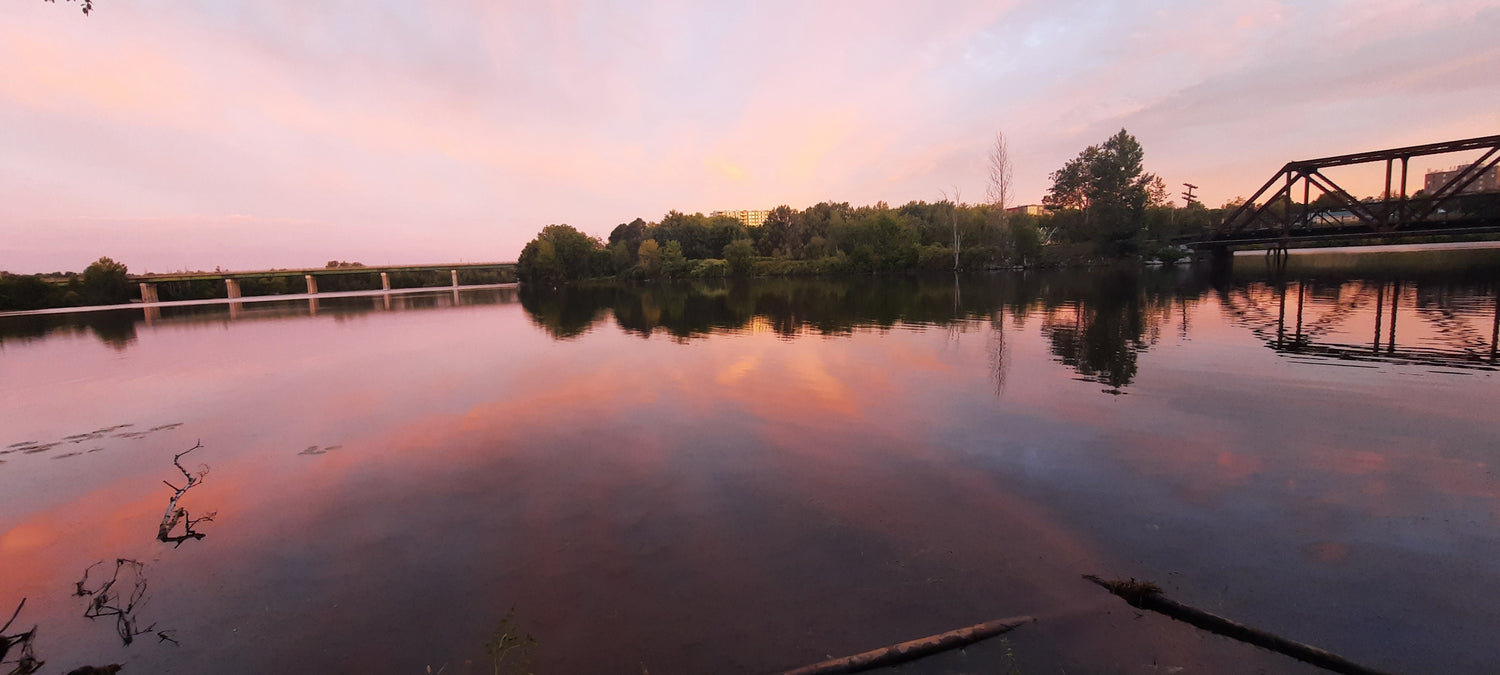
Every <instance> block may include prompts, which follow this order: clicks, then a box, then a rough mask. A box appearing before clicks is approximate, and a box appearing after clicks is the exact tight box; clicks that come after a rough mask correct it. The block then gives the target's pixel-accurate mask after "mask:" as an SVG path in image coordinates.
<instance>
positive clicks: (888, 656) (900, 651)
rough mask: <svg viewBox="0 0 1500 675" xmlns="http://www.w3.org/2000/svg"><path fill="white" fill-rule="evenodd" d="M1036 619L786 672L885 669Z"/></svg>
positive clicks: (978, 627) (806, 674)
mask: <svg viewBox="0 0 1500 675" xmlns="http://www.w3.org/2000/svg"><path fill="white" fill-rule="evenodd" d="M1034 621H1036V619H1035V618H1033V617H1029V616H1015V617H1011V618H1008V619H998V620H995V621H987V622H985V623H980V624H975V625H973V626H969V627H967V628H959V629H958V630H950V631H948V632H946V633H939V634H937V635H932V636H929V637H924V638H920V639H917V640H911V641H908V642H902V643H901V644H897V645H891V646H889V647H881V648H880V649H874V650H871V651H868V652H864V653H861V654H855V655H854V656H845V657H843V658H839V659H830V660H828V661H823V662H821V663H814V664H813V665H810V666H803V667H801V668H798V669H796V670H788V671H786V672H785V673H783V674H782V675H826V674H829V673H857V672H860V671H864V670H870V669H873V668H884V667H886V666H891V665H895V664H898V663H905V662H907V661H914V660H916V659H920V658H922V657H925V656H931V655H933V654H937V653H939V652H945V651H948V650H950V649H958V648H959V647H963V646H966V645H971V644H973V643H975V642H978V641H980V640H984V639H986V638H992V637H995V636H996V635H999V634H1001V633H1006V632H1009V631H1012V630H1015V629H1016V628H1018V627H1020V626H1023V625H1025V624H1028V623H1032V622H1034Z"/></svg>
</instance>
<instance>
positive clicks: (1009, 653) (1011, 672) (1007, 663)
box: [1000, 638, 1021, 675]
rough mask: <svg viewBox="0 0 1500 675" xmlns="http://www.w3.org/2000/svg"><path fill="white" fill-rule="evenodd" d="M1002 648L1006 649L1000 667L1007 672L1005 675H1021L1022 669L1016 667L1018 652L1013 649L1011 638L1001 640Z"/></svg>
mask: <svg viewBox="0 0 1500 675" xmlns="http://www.w3.org/2000/svg"><path fill="white" fill-rule="evenodd" d="M1000 646H1001V647H1002V648H1004V649H1005V654H1004V656H1002V657H1001V661H1000V667H1001V668H1003V669H1004V670H1005V675H1021V669H1020V668H1019V667H1017V666H1016V650H1015V649H1014V648H1012V647H1011V644H1010V638H1000Z"/></svg>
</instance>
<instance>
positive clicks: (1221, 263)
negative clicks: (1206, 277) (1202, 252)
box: [1208, 246, 1234, 272]
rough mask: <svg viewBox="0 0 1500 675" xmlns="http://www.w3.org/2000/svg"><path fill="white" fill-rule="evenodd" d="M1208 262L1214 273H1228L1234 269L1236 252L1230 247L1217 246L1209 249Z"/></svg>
mask: <svg viewBox="0 0 1500 675" xmlns="http://www.w3.org/2000/svg"><path fill="white" fill-rule="evenodd" d="M1208 262H1209V264H1210V265H1212V266H1213V269H1214V271H1216V272H1219V271H1223V272H1227V271H1229V270H1231V269H1234V251H1233V250H1231V249H1230V248H1229V247H1228V246H1215V247H1213V248H1210V249H1208Z"/></svg>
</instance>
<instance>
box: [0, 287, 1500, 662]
mask: <svg viewBox="0 0 1500 675" xmlns="http://www.w3.org/2000/svg"><path fill="white" fill-rule="evenodd" d="M1240 267H1241V269H1240V270H1239V272H1238V273H1237V274H1236V275H1234V276H1232V277H1228V278H1221V279H1218V280H1214V279H1209V278H1206V276H1203V275H1195V274H1194V273H1193V272H1192V271H1189V270H1181V271H1164V272H1150V271H1143V272H1139V273H1119V272H1092V273H1091V272H1067V273H1051V274H1025V275H1021V274H1016V275H994V276H983V277H974V278H969V279H965V280H963V281H962V282H961V283H960V284H957V285H955V283H954V282H953V280H951V279H937V280H923V281H916V280H907V279H864V278H861V279H846V280H821V281H796V280H773V281H763V282H755V283H750V284H698V285H684V286H674V287H667V288H646V289H616V288H582V289H579V288H574V289H568V290H563V291H550V290H549V291H544V292H543V291H539V292H535V293H532V292H518V291H515V290H511V289H488V290H477V291H465V292H460V293H457V294H454V293H452V292H448V291H439V292H433V293H430V294H426V293H423V294H413V295H407V296H395V297H389V298H387V297H384V296H373V297H352V298H339V299H332V300H330V299H324V300H319V301H317V303H316V306H315V307H314V306H310V303H309V302H308V301H307V300H288V301H284V302H283V301H277V302H268V303H258V304H247V305H243V306H235V307H230V306H228V305H210V306H195V307H181V308H163V309H160V310H152V311H150V312H149V315H148V312H147V311H145V310H142V309H140V308H135V309H122V310H115V311H110V312H101V313H91V314H78V315H64V316H47V317H10V318H0V382H3V384H4V386H3V389H0V411H3V414H0V446H10V447H6V448H4V449H3V451H4V452H5V453H6V454H4V455H0V460H4V463H3V464H0V605H3V607H0V612H3V613H4V614H5V615H6V616H8V615H9V612H10V610H11V609H13V608H14V606H15V604H16V603H17V602H19V601H20V600H21V598H23V597H24V598H27V603H26V606H25V608H24V610H23V611H22V613H21V616H20V618H19V619H18V620H17V622H16V626H15V627H12V629H11V632H12V633H14V632H16V630H17V628H18V627H19V628H20V629H21V630H24V629H26V628H29V627H30V626H32V625H37V626H38V627H39V629H38V637H37V639H36V641H35V642H34V649H35V652H36V655H37V656H38V657H39V658H41V659H44V660H46V661H47V662H48V663H47V666H46V668H45V669H44V671H43V672H57V673H61V672H66V671H67V670H69V669H71V668H74V667H77V666H79V665H83V664H85V663H94V664H102V663H108V662H122V663H125V664H126V667H127V670H126V672H127V673H130V672H135V673H152V672H170V673H204V672H214V673H260V672H308V673H342V672H349V673H356V672H390V673H424V672H427V670H426V669H427V668H428V667H429V666H430V667H431V670H432V671H433V672H437V671H438V670H439V669H440V668H443V669H444V670H443V672H446V673H460V672H476V673H478V672H486V673H488V672H492V671H491V668H490V662H489V660H488V659H489V657H488V656H487V655H486V643H488V642H491V641H493V640H494V638H495V637H496V635H497V632H503V631H497V627H498V626H499V625H500V622H501V621H502V619H505V618H506V617H507V615H509V616H510V619H509V622H508V623H507V624H506V625H507V627H511V628H517V629H519V630H520V631H523V632H527V633H530V634H531V635H532V636H534V637H535V638H536V640H537V642H538V644H537V646H536V647H535V649H534V650H533V651H532V652H531V653H530V655H531V661H532V664H531V665H532V666H533V668H534V670H535V671H536V672H539V673H560V672H621V673H640V672H642V671H643V670H649V672H651V673H654V674H656V675H661V674H663V673H758V672H771V671H775V670H777V669H784V668H790V667H794V666H799V665H803V664H806V663H810V662H813V661H818V660H821V659H823V658H826V657H828V656H829V655H835V656H837V655H844V654H850V653H854V652H858V651H863V650H866V649H870V648H874V647H877V646H881V645H885V644H890V643H893V642H898V641H901V640H906V639H911V638H915V637H919V636H923V635H928V634H931V633H935V632H940V631H944V630H948V629H952V628H957V627H960V626H964V625H968V624H972V623H977V622H980V621H985V620H989V619H995V618H1000V617H1004V616H1011V615H1017V614H1031V615H1035V616H1037V617H1038V618H1039V621H1038V622H1037V623H1036V624H1033V625H1029V626H1026V627H1024V628H1022V629H1020V630H1018V631H1017V632H1015V633H1013V634H1011V635H1010V636H1009V638H1008V642H1006V643H1001V642H1000V641H998V640H996V641H992V642H988V643H984V644H981V645H978V646H975V647H972V648H970V649H968V650H967V651H966V652H963V653H957V654H952V655H949V656H946V657H943V658H939V659H933V660H930V661H926V662H922V663H920V664H919V665H917V666H913V667H909V668H906V669H905V670H906V671H907V672H1010V671H1009V669H1010V668H1011V666H1012V665H1014V666H1015V668H1016V669H1018V670H1019V671H1020V672H1023V673H1028V674H1029V673H1058V672H1067V673H1157V672H1181V673H1259V672H1267V673H1279V672H1316V671H1312V670H1311V669H1308V668H1305V667H1302V666H1300V665H1299V664H1296V663H1295V662H1292V661H1289V660H1287V659H1285V658H1283V657H1280V656H1276V655H1272V654H1269V653H1267V652H1264V651H1260V650H1257V649H1255V648H1252V647H1247V646H1243V645H1240V644H1237V643H1233V642H1230V641H1228V640H1225V639H1222V638H1218V637H1214V636H1208V635H1204V634H1201V633H1199V632H1197V631H1196V630H1195V629H1193V628H1190V627H1188V626H1186V625H1184V624H1177V623H1173V622H1171V621H1170V620H1167V619H1164V618H1162V617H1159V616H1155V615H1141V614H1139V613H1137V612H1135V611H1133V610H1131V609H1130V608H1129V607H1127V606H1126V605H1125V604H1124V603H1123V602H1121V601H1119V600H1116V599H1115V598H1113V597H1112V596H1109V595H1108V594H1106V593H1104V592H1103V591H1100V590H1099V589H1097V588H1095V587H1094V586H1092V585H1090V584H1088V583H1086V582H1083V581H1081V580H1080V579H1079V575H1080V574H1084V573H1093V574H1099V575H1102V576H1105V577H1122V578H1123V577H1137V578H1143V579H1150V580H1153V581H1156V582H1157V583H1159V584H1161V585H1162V586H1163V587H1165V588H1166V590H1167V592H1168V593H1169V594H1170V595H1171V596H1172V597H1174V598H1176V599H1178V600H1181V601H1183V602H1187V603H1190V604H1193V605H1196V606H1198V607H1201V608H1203V609H1206V610H1209V611H1214V612H1218V613H1221V614H1224V615H1226V616H1229V617H1231V618H1235V619H1237V620H1240V621H1242V622H1245V623H1249V624H1251V625H1254V626H1257V627H1261V628H1264V629H1267V630H1271V631H1273V632H1277V633H1281V634H1283V635H1286V636H1289V637H1292V638H1294V639H1298V640H1302V641H1305V642H1309V643H1312V644H1315V645H1318V646H1321V647H1324V648H1327V649H1330V650H1332V651H1335V652H1338V653H1340V654H1342V655H1344V656H1346V657H1348V658H1350V659H1352V660H1354V661H1357V662H1361V663H1365V664H1368V665H1370V666H1373V667H1378V668H1383V669H1388V670H1392V671H1398V672H1426V673H1454V672H1486V671H1493V669H1494V668H1495V663H1496V662H1497V660H1500V647H1497V646H1496V642H1495V640H1494V635H1496V634H1497V633H1500V527H1497V526H1500V499H1497V497H1500V484H1497V477H1496V475H1495V466H1496V464H1497V462H1500V424H1497V422H1496V411H1497V404H1500V378H1497V373H1496V370H1497V368H1500V360H1497V358H1496V344H1495V337H1496V327H1497V325H1500V324H1497V323H1496V321H1497V319H1496V309H1495V293H1496V288H1497V284H1496V278H1495V273H1494V270H1495V268H1494V266H1488V268H1487V269H1480V270H1477V271H1475V270H1471V271H1468V272H1457V273H1438V272H1434V271H1432V270H1431V269H1430V266H1429V265H1426V264H1425V263H1424V264H1421V265H1416V266H1407V267H1406V268H1405V269H1399V270H1395V271H1392V270H1387V269H1385V268H1383V267H1379V268H1372V269H1358V270H1349V269H1346V268H1339V269H1338V270H1337V271H1328V270H1326V269H1324V270H1320V269H1319V268H1318V266H1317V265H1316V264H1309V263H1308V262H1307V261H1306V260H1299V261H1296V263H1294V267H1293V269H1292V271H1291V272H1290V273H1289V274H1288V275H1287V276H1286V277H1285V278H1280V279H1278V278H1276V277H1274V276H1271V275H1269V274H1264V273H1262V272H1261V271H1260V270H1259V268H1258V266H1257V265H1256V264H1248V263H1246V262H1245V261H1241V262H1240ZM120 425H129V426H120ZM200 439H201V441H202V443H203V445H204V447H203V448H202V449H199V450H196V451H194V452H193V453H192V454H190V455H188V456H187V457H185V458H184V459H183V463H184V464H185V465H186V466H187V467H188V468H189V469H194V468H196V467H198V466H200V465H207V466H209V467H210V468H211V470H210V472H209V473H208V475H207V477H206V478H205V480H204V482H203V483H202V484H201V485H200V486H198V487H196V488H193V489H192V490H190V491H189V492H187V493H186V495H185V496H184V497H183V499H182V502H181V506H183V507H185V508H187V509H188V510H189V512H190V514H191V516H192V517H195V518H196V517H197V516H199V515H202V514H205V513H207V512H216V516H215V518H214V519H213V521H212V522H203V523H199V524H198V525H197V529H198V530H199V531H201V532H203V533H205V534H206V536H205V537H204V538H203V539H201V540H188V541H185V542H183V543H182V544H181V545H180V546H174V545H173V544H170V543H162V542H159V541H157V539H156V532H157V526H158V523H159V522H160V520H161V518H162V513H163V510H164V509H165V508H166V505H167V500H168V498H169V497H170V496H171V494H172V490H171V489H170V488H168V487H166V486H164V485H163V484H162V481H163V480H166V481H170V482H172V483H173V484H175V485H178V486H180V485H181V483H182V474H181V473H178V472H177V470H176V469H175V468H173V466H172V463H171V462H172V457H173V454H174V453H176V452H180V451H182V450H186V449H187V448H189V447H191V446H192V445H193V444H194V442H195V441H197V440H200ZM118 558H126V559H131V560H135V561H138V562H139V563H141V566H140V567H139V568H135V567H134V566H132V565H128V564H127V565H126V566H125V567H124V568H123V571H122V573H121V574H120V576H119V579H120V581H118V582H117V585H116V587H115V588H114V590H115V591H118V592H122V597H121V598H120V599H117V600H116V601H115V602H116V605H117V606H120V607H121V608H124V606H125V604H127V603H128V600H129V597H128V596H129V594H130V591H131V590H132V589H135V588H137V586H136V582H135V579H136V578H139V579H141V580H144V582H145V584H144V587H143V588H142V589H141V591H142V592H141V595H140V598H139V601H138V602H137V603H136V604H135V605H134V606H133V607H131V608H130V610H131V611H130V612H129V614H130V619H131V621H133V622H134V623H132V624H129V625H130V626H133V627H134V629H135V630H136V631H140V630H145V629H146V628H147V627H148V626H151V625H152V624H154V628H153V629H152V631H150V632H146V633H143V634H141V635H139V636H136V637H135V638H134V641H133V644H131V645H129V646H128V647H127V646H123V645H122V641H121V639H120V637H119V636H118V634H117V628H118V627H119V626H120V623H119V622H118V620H117V618H116V617H109V616H106V617H101V618H99V619H96V620H93V621H90V620H88V619H86V618H84V613H85V610H86V609H87V608H88V605H89V601H88V598H79V597H74V596H73V593H74V591H75V582H77V581H79V579H80V577H81V576H82V575H83V573H84V571H85V569H88V568H89V566H90V565H91V564H93V563H95V562H97V561H105V562H104V564H102V565H99V566H96V567H94V568H92V570H91V571H90V573H89V574H90V576H89V581H88V583H87V584H86V588H97V586H98V585H99V584H101V583H103V582H104V581H107V580H108V579H109V577H110V575H111V574H112V573H113V571H114V568H115V563H114V561H115V560H116V559H118ZM512 610H513V613H512ZM0 620H3V617H0ZM156 631H170V632H168V633H167V636H168V637H171V638H173V639H175V640H176V641H177V642H178V643H180V644H178V645H173V644H171V643H170V642H163V641H161V640H160V639H159V638H158V637H157V635H156ZM1007 649H1008V650H1009V651H1010V652H1011V653H1012V654H1013V661H1012V657H1007V656H1006V651H1007ZM517 655H518V653H516V652H512V653H511V656H508V657H507V659H508V660H507V661H506V662H505V664H507V665H508V664H510V663H511V662H512V661H514V660H515V658H516V656H517ZM13 656H14V655H13ZM6 669H8V666H6V667H0V670H6ZM1177 669H1180V670H1177Z"/></svg>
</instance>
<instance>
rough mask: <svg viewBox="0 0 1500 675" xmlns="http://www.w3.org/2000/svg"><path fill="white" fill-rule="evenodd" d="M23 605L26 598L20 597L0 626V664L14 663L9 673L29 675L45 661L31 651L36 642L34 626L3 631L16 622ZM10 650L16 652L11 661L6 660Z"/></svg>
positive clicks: (40, 667) (39, 668)
mask: <svg viewBox="0 0 1500 675" xmlns="http://www.w3.org/2000/svg"><path fill="white" fill-rule="evenodd" d="M25 606H26V598H21V602H20V604H18V605H16V611H15V612H12V613H11V615H10V620H9V621H6V622H5V625H4V626H0V665H4V664H7V663H11V664H15V667H14V668H12V669H11V670H10V674H9V675H31V674H32V673H35V672H37V671H38V670H41V669H42V666H44V665H46V663H47V662H46V661H39V660H37V658H36V653H35V652H34V651H33V645H34V644H35V642H36V626H32V627H31V630H29V631H26V632H24V633H16V634H15V635H6V634H5V631H8V630H10V625H11V624H13V623H15V622H16V618H17V617H19V616H21V608H22V607H25ZM11 650H16V653H17V654H18V656H17V657H16V659H15V660H13V661H12V660H8V659H9V657H10V653H11Z"/></svg>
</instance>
